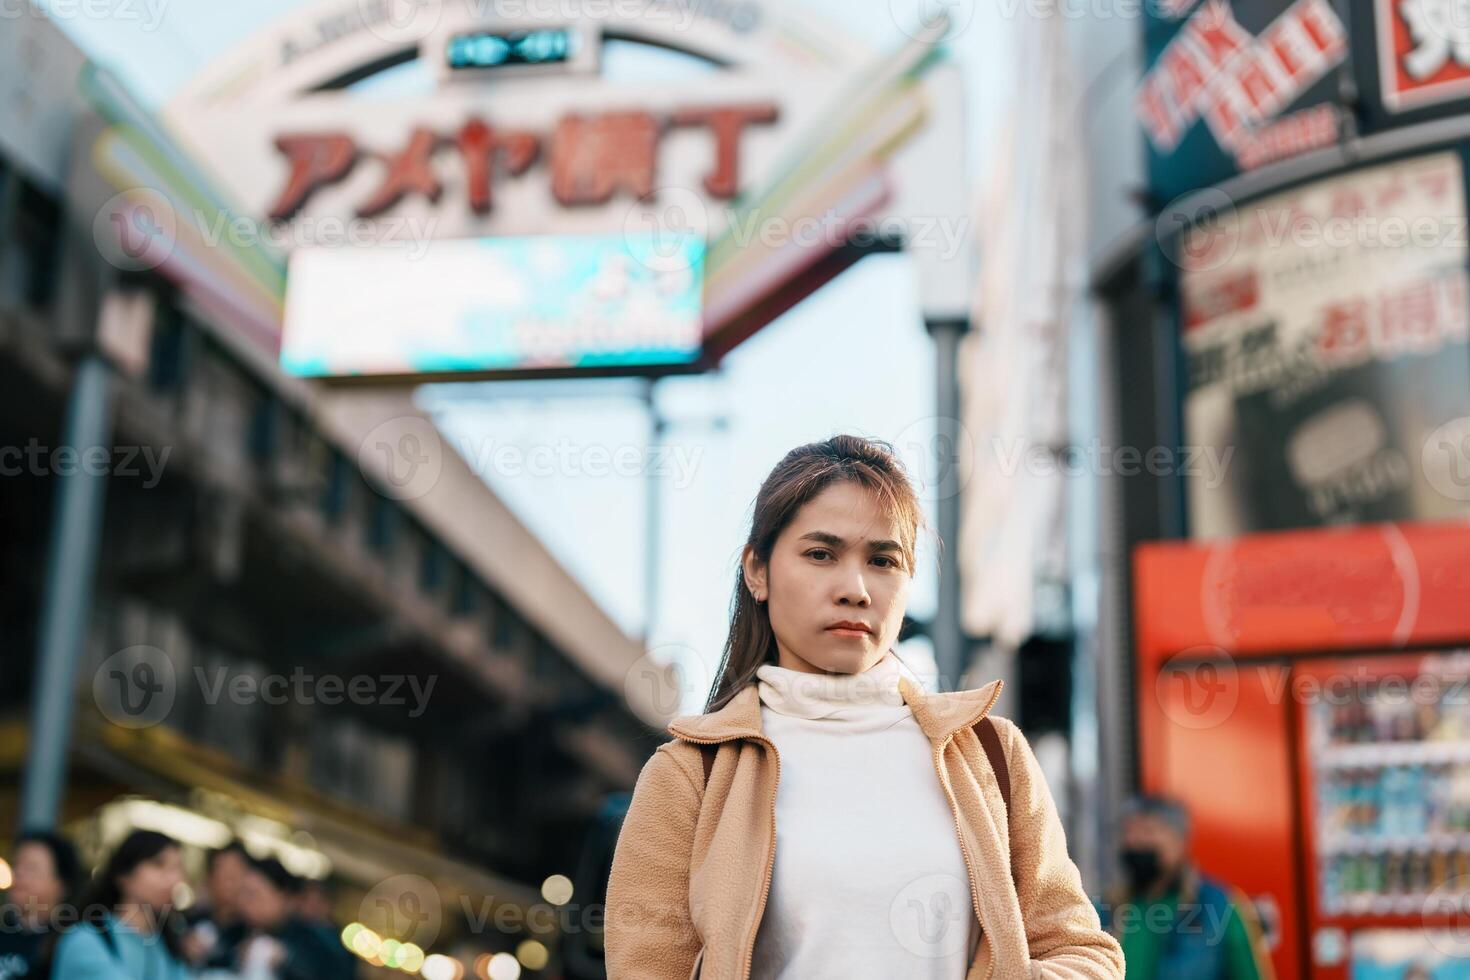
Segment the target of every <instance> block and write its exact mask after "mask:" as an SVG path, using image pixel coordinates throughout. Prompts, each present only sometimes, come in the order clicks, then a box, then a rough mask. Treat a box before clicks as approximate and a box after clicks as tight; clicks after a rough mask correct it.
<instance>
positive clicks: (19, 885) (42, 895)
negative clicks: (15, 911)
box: [10, 841, 63, 912]
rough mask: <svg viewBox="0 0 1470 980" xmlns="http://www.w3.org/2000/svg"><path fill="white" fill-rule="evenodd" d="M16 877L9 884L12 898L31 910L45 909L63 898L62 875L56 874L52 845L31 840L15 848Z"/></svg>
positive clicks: (21, 906) (41, 910) (14, 866)
mask: <svg viewBox="0 0 1470 980" xmlns="http://www.w3.org/2000/svg"><path fill="white" fill-rule="evenodd" d="M12 867H13V869H14V872H15V880H14V882H13V883H12V884H11V886H10V901H11V902H13V903H14V904H16V905H18V906H20V908H22V909H24V910H26V911H29V910H31V909H35V910H37V911H40V912H45V911H46V910H47V909H49V908H51V906H53V905H55V904H57V903H58V902H60V901H61V899H62V894H61V892H62V887H63V886H62V883H61V879H60V878H58V877H57V876H56V862H55V861H54V860H53V859H52V857H51V849H50V848H48V847H47V846H46V845H44V844H38V843H36V842H35V841H29V842H27V843H25V844H22V845H20V847H17V848H16V849H15V861H14V864H13V865H12Z"/></svg>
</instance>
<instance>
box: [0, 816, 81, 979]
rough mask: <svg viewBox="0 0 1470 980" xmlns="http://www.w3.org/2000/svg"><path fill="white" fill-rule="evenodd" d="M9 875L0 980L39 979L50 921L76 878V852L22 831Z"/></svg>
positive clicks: (48, 836)
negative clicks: (10, 875)
mask: <svg viewBox="0 0 1470 980" xmlns="http://www.w3.org/2000/svg"><path fill="white" fill-rule="evenodd" d="M10 867H11V870H12V871H13V877H12V879H11V883H10V888H9V890H7V891H6V893H5V904H4V905H3V906H0V980H21V978H23V977H24V978H32V980H36V978H40V977H43V976H45V967H44V958H43V951H44V948H45V945H46V943H47V940H48V938H49V937H50V936H51V935H52V922H53V919H54V918H55V917H56V915H57V914H58V913H59V912H60V911H61V910H63V909H64V908H65V903H66V902H67V901H68V900H69V899H70V898H71V897H72V895H73V894H74V891H75V889H76V887H77V884H78V881H79V879H80V877H81V867H82V864H81V861H80V860H79V859H78V858H77V852H76V848H74V847H72V845H71V842H70V841H68V840H67V839H66V838H65V837H62V836H61V835H59V834H53V833H51V832H50V831H45V830H31V831H26V832H24V833H22V834H20V836H18V837H17V838H16V839H15V848H14V850H13V851H12V852H11V857H10Z"/></svg>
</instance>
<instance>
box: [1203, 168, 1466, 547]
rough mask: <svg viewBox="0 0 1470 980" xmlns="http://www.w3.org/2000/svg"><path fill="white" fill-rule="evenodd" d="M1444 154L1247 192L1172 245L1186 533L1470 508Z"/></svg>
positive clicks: (1462, 325)
mask: <svg viewBox="0 0 1470 980" xmlns="http://www.w3.org/2000/svg"><path fill="white" fill-rule="evenodd" d="M1465 193H1466V192H1465V168H1464V164H1463V161H1462V157H1461V155H1460V154H1459V153H1458V152H1455V151H1441V152H1437V153H1434V154H1431V155H1427V156H1421V157H1417V158H1412V159H1407V160H1402V161H1397V162H1393V163H1384V164H1378V165H1374V166H1369V167H1365V168H1362V169H1358V170H1353V171H1349V172H1345V173H1340V174H1337V175H1334V176H1332V177H1328V178H1325V179H1320V180H1316V181H1313V182H1310V183H1307V184H1305V185H1302V186H1300V187H1296V188H1293V189H1291V190H1287V191H1283V192H1280V193H1277V194H1273V195H1270V196H1268V197H1265V198H1262V199H1260V200H1256V201H1253V202H1251V203H1249V204H1242V205H1239V206H1237V207H1236V208H1234V209H1233V210H1231V211H1229V212H1227V213H1226V214H1224V215H1223V216H1222V217H1221V219H1220V220H1219V221H1217V222H1214V223H1212V224H1210V225H1208V226H1201V227H1198V228H1195V229H1192V230H1191V231H1190V232H1188V233H1187V234H1186V235H1185V236H1184V237H1183V238H1182V239H1181V241H1180V242H1179V248H1178V253H1177V260H1178V262H1179V267H1180V290H1181V296H1182V301H1181V311H1180V329H1181V331H1182V337H1181V343H1182V346H1183V352H1184V358H1185V364H1186V381H1185V392H1184V406H1183V415H1184V439H1185V442H1186V443H1187V444H1188V445H1190V446H1192V447H1199V448H1200V449H1201V450H1203V451H1207V452H1210V453H1213V454H1214V456H1215V458H1217V459H1220V460H1222V465H1221V466H1219V467H1217V468H1215V469H1213V470H1212V471H1211V472H1209V473H1208V474H1205V473H1197V474H1191V475H1189V476H1188V478H1187V479H1186V491H1187V510H1188V523H1189V528H1190V532H1191V534H1192V535H1193V536H1195V537H1200V538H1211V537H1219V536H1235V535H1239V534H1244V533H1248V532H1253V531H1266V530H1277V529H1283V528H1293V527H1310V526H1317V525H1327V524H1343V523H1361V522H1369V521H1388V520H1434V519H1449V518H1453V517H1461V516H1465V515H1467V514H1470V473H1465V472H1462V470H1463V458H1464V457H1463V455H1462V448H1463V447H1464V446H1466V445H1470V285H1467V260H1470V247H1467V242H1466V210H1465Z"/></svg>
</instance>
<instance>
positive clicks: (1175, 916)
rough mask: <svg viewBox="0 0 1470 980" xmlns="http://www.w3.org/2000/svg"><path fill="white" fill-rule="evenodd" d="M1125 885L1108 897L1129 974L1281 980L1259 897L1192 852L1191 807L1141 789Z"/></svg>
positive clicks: (1130, 813) (1106, 917)
mask: <svg viewBox="0 0 1470 980" xmlns="http://www.w3.org/2000/svg"><path fill="white" fill-rule="evenodd" d="M1120 857H1121V860H1122V865H1123V870H1124V873H1125V874H1126V876H1127V881H1126V884H1125V885H1124V887H1123V888H1121V889H1119V890H1118V891H1116V892H1114V893H1112V894H1111V895H1110V896H1109V898H1108V900H1107V901H1105V902H1104V903H1102V906H1101V907H1100V908H1099V910H1098V913H1099V915H1100V917H1101V918H1102V923H1103V926H1104V928H1106V929H1108V930H1109V931H1110V932H1112V933H1113V935H1114V936H1116V937H1117V938H1118V941H1119V942H1120V943H1122V945H1123V959H1124V961H1125V962H1126V964H1127V966H1126V971H1127V972H1126V974H1125V976H1126V977H1127V980H1195V978H1199V980H1206V978H1208V980H1274V978H1275V973H1274V971H1273V970H1272V967H1271V960H1270V958H1269V957H1268V956H1267V954H1266V944H1265V941H1264V939H1263V938H1262V935H1261V929H1260V924H1259V921H1258V920H1257V917H1256V910H1255V905H1254V904H1253V903H1252V902H1251V901H1250V899H1249V898H1247V897H1246V896H1245V895H1244V894H1242V893H1241V892H1240V891H1239V890H1237V889H1235V888H1232V887H1231V886H1230V885H1228V884H1225V883H1223V882H1219V881H1215V880H1213V879H1211V878H1208V877H1206V876H1204V875H1202V874H1201V873H1200V872H1199V869H1198V868H1196V867H1195V866H1194V864H1193V863H1192V862H1191V861H1190V859H1189V813H1188V811H1187V810H1185V808H1184V806H1183V805H1182V804H1180V803H1178V802H1177V801H1175V800H1170V799H1167V798H1164V797H1158V796H1141V797H1136V798H1134V799H1133V800H1131V801H1129V804H1128V806H1127V808H1126V809H1125V812H1124V819H1123V835H1122V851H1121V854H1120Z"/></svg>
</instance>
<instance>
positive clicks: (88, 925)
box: [51, 830, 192, 980]
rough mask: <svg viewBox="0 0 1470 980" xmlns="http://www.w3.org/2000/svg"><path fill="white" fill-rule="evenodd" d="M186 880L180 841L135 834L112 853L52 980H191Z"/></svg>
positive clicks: (61, 945)
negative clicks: (182, 908) (183, 926)
mask: <svg viewBox="0 0 1470 980" xmlns="http://www.w3.org/2000/svg"><path fill="white" fill-rule="evenodd" d="M183 880H184V864H183V855H182V852H181V850H180V848H179V843H178V841H176V840H174V839H173V838H171V837H168V836H167V835H165V834H160V833H157V832H155V831H151V830H135V831H133V832H132V833H131V834H129V835H128V836H127V837H126V838H124V840H123V842H122V843H121V844H119V845H118V846H117V850H115V851H113V852H112V857H111V858H109V859H108V861H107V864H106V865H105V866H104V867H103V869H102V870H101V871H100V872H99V873H98V874H97V876H96V878H95V880H94V881H93V883H92V887H91V888H90V889H89V890H88V892H87V895H86V897H85V898H84V899H83V900H82V902H81V905H80V908H79V909H78V913H79V919H80V921H78V922H76V923H75V924H73V925H71V926H70V928H68V929H66V930H65V932H64V933H63V934H62V936H61V939H60V940H59V941H58V942H57V944H56V951H55V956H54V958H53V960H52V974H51V976H52V977H53V978H54V980H188V978H189V977H191V976H192V974H191V972H190V970H189V969H188V967H186V966H185V965H184V958H183V956H182V955H181V953H180V933H179V928H178V914H177V913H176V912H175V911H174V907H173V902H174V891H175V889H176V888H177V887H178V886H179V884H180V883H181V882H182V881H183Z"/></svg>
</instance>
